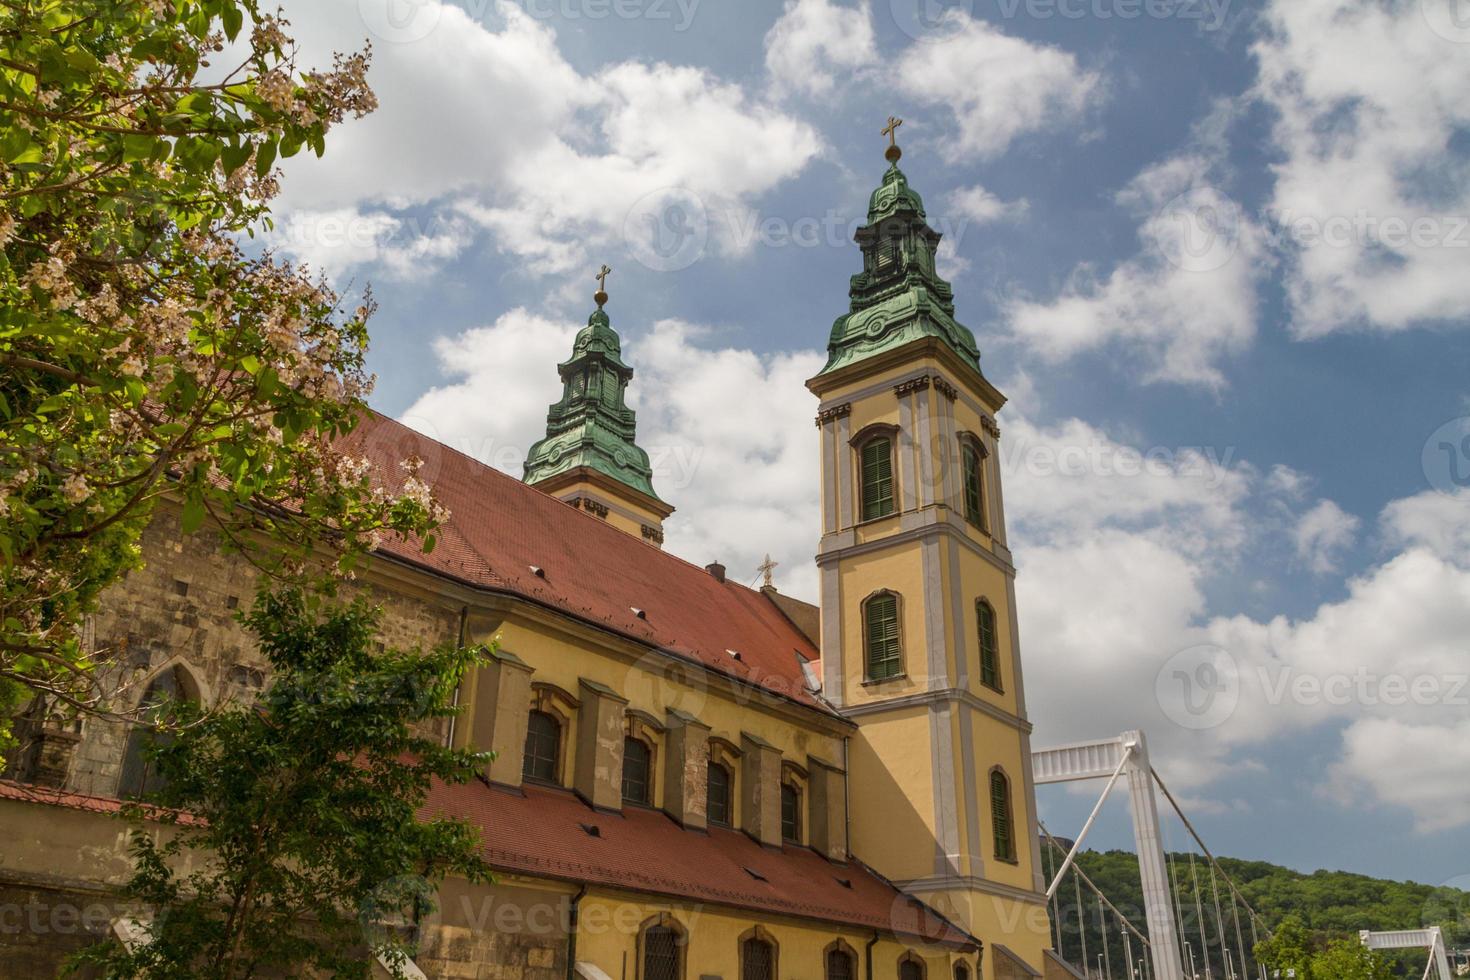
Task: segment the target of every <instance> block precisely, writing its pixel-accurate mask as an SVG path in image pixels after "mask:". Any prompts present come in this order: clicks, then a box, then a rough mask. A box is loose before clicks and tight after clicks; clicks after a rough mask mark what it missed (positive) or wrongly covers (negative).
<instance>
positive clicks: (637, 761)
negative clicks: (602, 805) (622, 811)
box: [623, 738, 653, 806]
mask: <svg viewBox="0 0 1470 980" xmlns="http://www.w3.org/2000/svg"><path fill="white" fill-rule="evenodd" d="M650 755H651V753H650V752H649V751H648V746H647V745H646V744H645V743H644V742H643V741H642V740H640V739H636V738H625V739H623V802H625V803H641V804H643V805H644V806H648V805H649V804H650V803H652V801H653V783H652V780H651V779H650V778H649V774H650V764H651V761H652V760H651V759H650Z"/></svg>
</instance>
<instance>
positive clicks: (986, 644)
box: [975, 599, 1000, 691]
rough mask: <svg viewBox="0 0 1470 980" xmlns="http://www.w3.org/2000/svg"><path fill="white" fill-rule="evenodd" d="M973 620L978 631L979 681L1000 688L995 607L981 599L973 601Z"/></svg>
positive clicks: (987, 685) (998, 643) (998, 644)
mask: <svg viewBox="0 0 1470 980" xmlns="http://www.w3.org/2000/svg"><path fill="white" fill-rule="evenodd" d="M975 620H976V625H977V627H978V628H979V632H980V683H981V684H984V685H985V686H986V687H993V688H995V689H996V690H997V691H999V690H1000V641H999V639H997V637H996V632H995V607H994V606H992V605H991V604H990V603H988V602H986V601H985V600H984V599H981V600H980V601H979V602H977V603H975Z"/></svg>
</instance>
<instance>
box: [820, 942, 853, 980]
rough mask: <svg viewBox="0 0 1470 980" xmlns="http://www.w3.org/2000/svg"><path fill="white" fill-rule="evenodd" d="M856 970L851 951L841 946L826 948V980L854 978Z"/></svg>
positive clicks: (849, 979)
mask: <svg viewBox="0 0 1470 980" xmlns="http://www.w3.org/2000/svg"><path fill="white" fill-rule="evenodd" d="M856 972H857V970H856V968H855V965H854V963H853V958H852V953H851V952H849V951H848V950H846V949H843V948H842V947H841V946H832V947H829V948H828V950H827V980H855V974H856Z"/></svg>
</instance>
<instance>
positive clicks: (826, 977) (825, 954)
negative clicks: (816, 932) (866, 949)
mask: <svg viewBox="0 0 1470 980" xmlns="http://www.w3.org/2000/svg"><path fill="white" fill-rule="evenodd" d="M833 953H841V954H843V955H844V956H846V957H847V961H848V963H849V964H850V965H851V967H852V972H851V973H849V974H848V976H850V977H852V980H858V962H859V960H858V951H857V950H856V949H855V948H854V947H853V945H852V944H851V943H849V942H848V941H847V940H845V939H843V938H841V937H838V938H837V939H834V940H832V941H831V942H830V943H828V944H827V945H826V946H825V947H824V948H823V949H822V977H823V980H832V974H831V972H830V970H829V969H828V960H829V959H830V958H831V956H832V954H833Z"/></svg>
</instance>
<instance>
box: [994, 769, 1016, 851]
mask: <svg viewBox="0 0 1470 980" xmlns="http://www.w3.org/2000/svg"><path fill="white" fill-rule="evenodd" d="M990 823H991V827H992V829H993V831H994V834H995V856H996V857H997V858H999V859H1000V860H1002V861H1014V860H1015V859H1016V853H1015V845H1014V843H1013V842H1012V840H1011V786H1010V783H1009V781H1007V780H1006V777H1005V776H1004V775H1003V774H1002V773H999V772H992V773H991V774H990Z"/></svg>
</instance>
